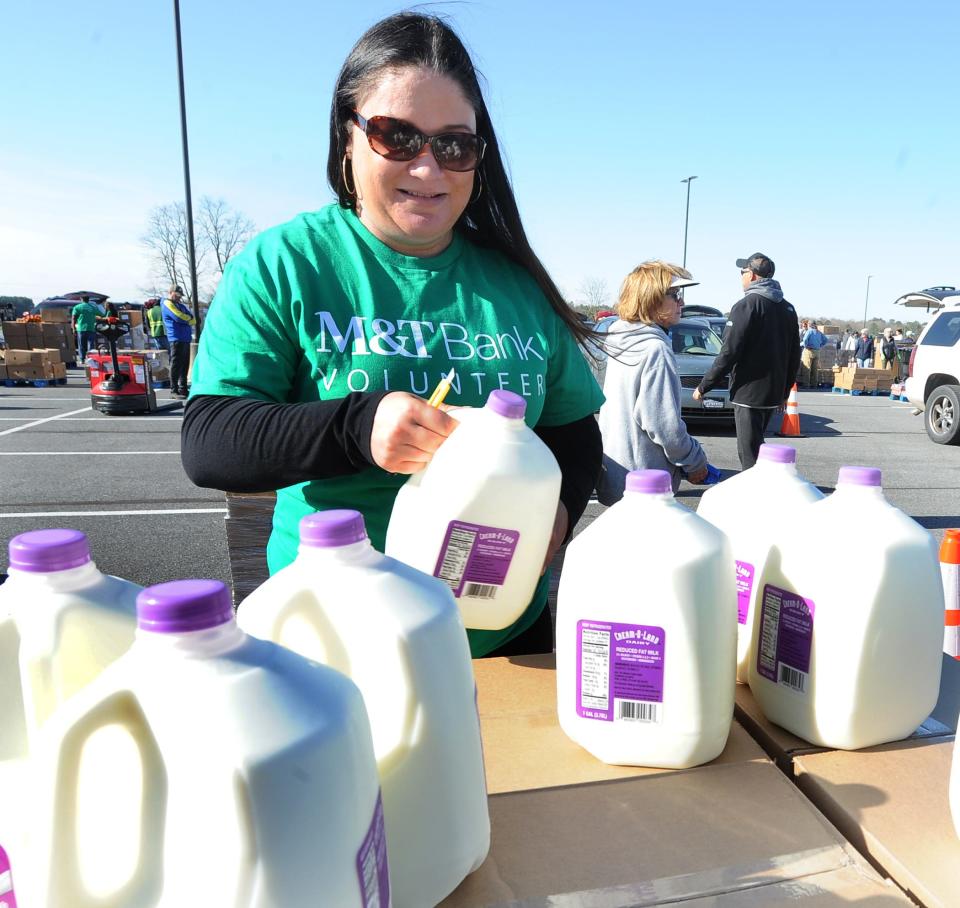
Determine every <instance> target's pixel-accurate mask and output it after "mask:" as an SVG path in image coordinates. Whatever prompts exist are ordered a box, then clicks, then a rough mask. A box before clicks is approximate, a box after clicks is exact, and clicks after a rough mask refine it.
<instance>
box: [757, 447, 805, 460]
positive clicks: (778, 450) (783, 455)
mask: <svg viewBox="0 0 960 908" xmlns="http://www.w3.org/2000/svg"><path fill="white" fill-rule="evenodd" d="M757 460H768V461H770V463H796V462H797V449H796V448H791V447H790V445H768V444H762V445H760V453H759V454H758V455H757Z"/></svg>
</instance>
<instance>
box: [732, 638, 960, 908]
mask: <svg viewBox="0 0 960 908" xmlns="http://www.w3.org/2000/svg"><path fill="white" fill-rule="evenodd" d="M942 659H943V664H942V669H941V673H940V696H939V698H938V699H937V703H936V706H934V708H933V712H931V713H930V716H929V717H928V718H927V720H926V721H925V722H924V723H923V724H922V725H921V726H920V727H919V728H918V729H917V730H916V731H915V732H914V733H913V734H912V735H911V736H910V737H909V738H908V739H907V740H908V741H909V740H921V739H931V740H943V739H945V738H950V737H951V736H953V735H954V734H956V731H957V715H958V713H960V661H957V660H956V659H953V658H951V657H950V656H948V655H946V654H943V656H942ZM734 714H735V715H736V717H737V721H738V722H739V723H740V724H742V725H743V727H744V728H745V729H746V730H747V731H748V732H749V733H750V734H751V735H752V736H753V738H754V739H755V740H756V741H757V743H758V744H759V745H760V746H761V747H762V748H763V749H764V750H765V751H766V752H767V753H768V754H769V755H770V756H771V757H772V758H773V759H774V760H775V761H776V763H777V765H778V766H779V767H780V768H781V769H782V770H783V771H784V772H786V773H787V774H788V775H789V774H792V772H793V763H794V761H795V759H796V757H797V756H799V755H800V754H814V753H826V752H827V748H824V747H817V746H816V745H815V744H811V743H810V742H809V741H804V740H803V738H798V737H797V736H796V735H794V734H791V733H790V732H788V731H787V730H786V729H785V728H781V727H780V726H779V725H774V723H773V722H771V721H770V720H769V719H767V717H766V716H764V715H763V713H762V712H761V710H760V706H759V704H758V703H757V701H756V700H755V699H754V698H753V694H751V693H750V688H749V687H748V686H747V685H746V684H738V685H737V693H736V704H735V706H734ZM958 904H960V903H958Z"/></svg>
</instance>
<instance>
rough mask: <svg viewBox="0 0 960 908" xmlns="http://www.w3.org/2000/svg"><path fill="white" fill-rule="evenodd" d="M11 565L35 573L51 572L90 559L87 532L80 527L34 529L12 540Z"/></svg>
mask: <svg viewBox="0 0 960 908" xmlns="http://www.w3.org/2000/svg"><path fill="white" fill-rule="evenodd" d="M9 552H10V567H11V568H14V569H15V570H18V571H27V572H29V573H32V574H49V573H52V572H53V571H66V570H68V569H70V568H75V567H80V566H81V565H83V564H87V563H88V562H89V561H90V544H89V543H88V542H87V534H86V533H82V532H81V531H80V530H31V531H30V532H29V533H21V534H20V535H19V536H14V537H13V539H11V540H10V545H9Z"/></svg>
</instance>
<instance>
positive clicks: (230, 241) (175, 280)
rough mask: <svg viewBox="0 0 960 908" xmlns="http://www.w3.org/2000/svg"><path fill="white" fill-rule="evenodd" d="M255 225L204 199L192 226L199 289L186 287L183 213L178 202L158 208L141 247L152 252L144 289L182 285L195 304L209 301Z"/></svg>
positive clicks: (219, 202)
mask: <svg viewBox="0 0 960 908" xmlns="http://www.w3.org/2000/svg"><path fill="white" fill-rule="evenodd" d="M255 229H256V228H255V227H254V224H253V222H252V221H251V220H250V219H249V218H248V217H247V216H246V215H244V214H243V213H241V212H239V211H234V210H233V209H232V208H230V206H229V205H228V204H227V203H226V202H225V201H224V200H223V199H211V198H210V197H209V196H204V197H203V198H202V199H201V200H200V206H199V209H198V212H197V216H196V218H195V223H194V242H195V243H196V247H197V248H196V259H197V286H196V287H192V286H190V256H189V252H188V244H187V213H186V208H185V206H184V205H183V203H182V202H171V203H170V204H169V205H159V206H157V207H156V208H154V209H152V210H151V211H150V214H149V216H148V219H147V229H146V232H145V233H144V235H143V236H142V237H141V243H142V244H143V245H144V246H145V247H146V248H147V249H148V250H149V251H150V252H151V259H152V262H151V265H152V267H151V273H150V276H149V278H148V286H150V287H157V286H161V287H162V288H163V292H164V293H166V288H167V287H169V286H171V285H173V284H179V285H180V286H181V287H186V288H187V289H188V290H189V291H190V292H189V294H188V296H189V298H190V300H191V301H192V302H193V304H194V305H200V307H201V311H202V310H203V308H205V306H204V304H203V303H202V302H200V301H202V300H206V301H209V300H210V299H211V298H212V297H213V294H214V291H215V290H216V288H217V284H218V283H219V281H220V277H221V275H222V274H223V269H224V268H225V267H226V265H227V262H229V261H230V259H231V258H232V257H233V256H234V255H236V254H237V253H238V252H239V251H240V250H241V249H242V248H243V247H244V245H246V243H247V240H249V239H250V237H251V236H253V233H254V231H255Z"/></svg>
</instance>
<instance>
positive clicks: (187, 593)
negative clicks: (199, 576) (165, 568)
mask: <svg viewBox="0 0 960 908" xmlns="http://www.w3.org/2000/svg"><path fill="white" fill-rule="evenodd" d="M231 620H233V603H232V601H231V599H230V590H228V589H227V587H226V584H224V583H222V582H221V581H219V580H172V581H171V582H170V583H158V584H157V585H156V586H148V587H147V588H146V589H145V590H142V591H141V592H140V594H139V595H138V596H137V627H140V628H143V630H145V631H152V632H153V633H155V634H179V633H184V632H186V631H202V630H206V629H207V628H211V627H218V626H219V625H221V624H226V623H227V622H228V621H231Z"/></svg>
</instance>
